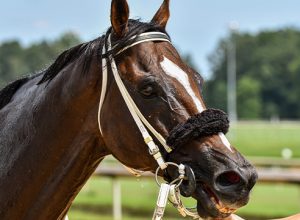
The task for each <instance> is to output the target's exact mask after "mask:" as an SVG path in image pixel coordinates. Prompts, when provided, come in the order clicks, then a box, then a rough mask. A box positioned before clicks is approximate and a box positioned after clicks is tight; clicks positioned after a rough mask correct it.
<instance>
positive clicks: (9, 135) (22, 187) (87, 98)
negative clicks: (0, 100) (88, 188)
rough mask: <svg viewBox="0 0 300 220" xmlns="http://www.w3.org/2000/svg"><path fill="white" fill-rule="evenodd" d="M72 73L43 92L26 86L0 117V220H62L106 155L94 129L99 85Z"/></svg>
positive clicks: (33, 84)
mask: <svg viewBox="0 0 300 220" xmlns="http://www.w3.org/2000/svg"><path fill="white" fill-rule="evenodd" d="M78 68H79V67H78V64H77V65H75V64H71V65H69V66H68V67H66V68H65V69H64V73H61V74H58V75H57V76H56V77H55V78H54V79H53V80H52V81H51V82H50V83H49V84H48V86H45V83H44V84H42V85H39V86H37V85H36V83H37V82H38V80H39V77H38V78H36V79H32V80H30V81H29V82H27V83H26V84H25V85H24V86H23V87H21V88H20V90H19V91H18V92H17V93H16V94H15V96H14V98H13V99H12V101H11V102H10V103H9V105H7V106H6V107H5V109H2V111H1V112H0V119H1V122H0V168H1V169H0V218H1V219H55V218H60V217H62V216H63V214H64V213H65V211H66V209H67V208H68V207H69V206H70V203H71V201H72V199H74V197H75V196H76V194H77V193H78V192H79V190H80V188H81V187H82V185H83V184H84V183H85V181H86V180H87V179H88V178H89V176H90V175H91V174H92V173H93V171H94V169H95V168H96V167H97V165H98V164H99V162H100V161H101V160H102V158H103V157H104V156H105V155H106V154H108V153H107V151H106V150H105V148H104V144H103V142H102V140H101V138H100V136H99V131H98V127H97V123H95V121H96V117H97V104H98V100H99V94H97V93H96V92H99V91H98V84H97V83H101V80H97V76H95V73H94V72H95V70H93V69H91V70H90V72H89V73H87V75H86V76H82V75H80V73H79V72H80V71H78V72H76V69H78ZM93 74H94V75H93ZM98 77H99V76H98ZM96 94H97V95H96Z"/></svg>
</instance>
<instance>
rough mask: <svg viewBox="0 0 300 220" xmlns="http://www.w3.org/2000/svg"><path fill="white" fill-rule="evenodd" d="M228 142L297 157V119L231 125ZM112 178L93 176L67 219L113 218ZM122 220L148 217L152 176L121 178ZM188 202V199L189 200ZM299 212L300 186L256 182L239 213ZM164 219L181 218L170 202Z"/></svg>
mask: <svg viewBox="0 0 300 220" xmlns="http://www.w3.org/2000/svg"><path fill="white" fill-rule="evenodd" d="M227 136H228V138H229V140H230V141H231V143H232V144H233V145H234V146H235V147H236V148H237V149H238V150H239V151H240V152H242V153H243V154H244V155H246V156H278V157H280V156H281V151H282V149H284V148H290V149H291V150H292V151H293V157H294V158H297V157H298V158H299V157H300V123H293V122H284V123H268V122H242V123H238V124H236V125H232V126H231V130H230V132H229V134H228V135H227ZM111 185H112V180H111V179H107V178H98V177H97V178H96V177H93V178H91V179H90V181H88V183H87V184H86V186H85V187H84V188H83V190H82V191H81V192H80V194H79V195H78V196H77V198H76V200H75V201H74V203H73V206H72V208H71V210H70V213H69V216H70V219H71V220H73V219H77V220H93V219H101V220H112V217H111V213H112V186H111ZM121 185H122V206H123V207H122V208H123V214H124V218H123V219H124V220H127V219H131V220H135V219H139V220H143V219H150V218H151V216H152V212H153V209H154V205H155V202H156V197H157V192H158V188H157V186H156V184H155V182H154V180H151V179H143V178H140V179H137V178H130V179H121ZM189 203H190V202H189ZM297 212H300V187H299V186H296V185H287V184H286V185H278V184H257V185H256V186H255V188H254V191H253V193H252V196H251V199H250V202H249V204H248V205H247V206H246V207H244V208H241V209H240V210H239V211H238V214H239V215H241V216H246V217H247V219H251V218H250V217H249V216H256V217H258V218H257V219H260V220H261V219H270V218H274V217H282V216H289V215H292V214H295V213H297ZM164 219H166V220H175V219H182V217H180V216H179V214H178V213H177V211H176V210H175V209H174V208H173V207H171V206H170V205H169V206H168V207H167V210H166V218H164Z"/></svg>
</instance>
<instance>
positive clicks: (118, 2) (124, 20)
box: [110, 0, 129, 37]
mask: <svg viewBox="0 0 300 220" xmlns="http://www.w3.org/2000/svg"><path fill="white" fill-rule="evenodd" d="M128 18H129V7H128V4H127V1H126V0H112V2H111V14H110V20H111V25H112V28H113V30H114V33H115V34H116V35H117V37H123V36H124V35H125V34H126V32H127V31H128Z"/></svg>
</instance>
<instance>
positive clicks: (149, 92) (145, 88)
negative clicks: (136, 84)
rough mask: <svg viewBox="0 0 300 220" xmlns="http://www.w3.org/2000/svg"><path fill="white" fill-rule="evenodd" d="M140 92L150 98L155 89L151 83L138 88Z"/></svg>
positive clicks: (153, 94)
mask: <svg viewBox="0 0 300 220" xmlns="http://www.w3.org/2000/svg"><path fill="white" fill-rule="evenodd" d="M140 93H141V94H142V95H143V96H145V97H147V98H152V97H154V96H155V89H154V86H153V85H149V84H148V85H145V86H143V87H142V88H141V89H140Z"/></svg>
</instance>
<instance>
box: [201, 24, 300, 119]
mask: <svg viewBox="0 0 300 220" xmlns="http://www.w3.org/2000/svg"><path fill="white" fill-rule="evenodd" d="M229 40H234V41H235V42H236V50H237V111H238V116H239V118H240V119H262V118H263V119H269V118H283V119H296V118H298V119H299V118H300V101H299V100H300V86H299V83H300V32H299V30H297V29H292V28H288V29H283V30H277V31H263V32H261V33H258V34H248V33H241V34H233V35H231V36H230V37H228V38H225V39H222V40H221V41H220V42H219V44H218V46H217V49H216V50H215V51H214V52H213V53H212V54H211V56H210V58H209V59H210V62H211V67H212V70H213V75H212V77H211V79H210V80H209V81H208V82H206V86H205V97H206V99H207V102H208V105H210V106H214V107H218V108H222V109H224V110H226V109H227V106H226V103H227V99H226V95H224V94H226V71H227V57H226V55H227V53H226V50H227V42H228V41H229Z"/></svg>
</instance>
